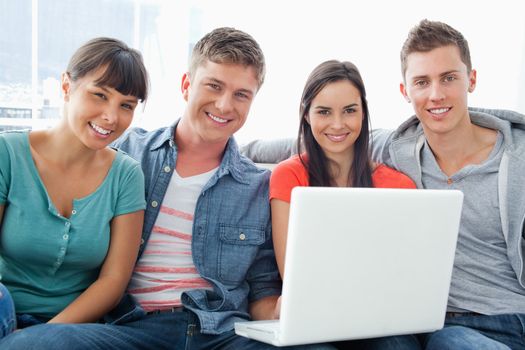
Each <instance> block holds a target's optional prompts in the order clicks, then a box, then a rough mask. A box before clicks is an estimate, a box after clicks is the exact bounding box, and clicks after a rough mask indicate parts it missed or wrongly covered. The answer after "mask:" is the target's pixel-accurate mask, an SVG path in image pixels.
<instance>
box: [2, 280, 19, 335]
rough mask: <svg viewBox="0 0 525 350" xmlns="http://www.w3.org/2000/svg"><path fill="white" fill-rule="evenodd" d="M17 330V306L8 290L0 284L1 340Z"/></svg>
mask: <svg viewBox="0 0 525 350" xmlns="http://www.w3.org/2000/svg"><path fill="white" fill-rule="evenodd" d="M15 328H16V315H15V305H14V304H13V299H12V298H11V294H9V291H8V290H7V288H6V287H5V286H4V285H3V284H2V283H0V339H1V338H3V337H5V336H6V335H8V334H10V333H12V332H13V331H14V330H15Z"/></svg>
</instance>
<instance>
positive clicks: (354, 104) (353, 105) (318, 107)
mask: <svg viewBox="0 0 525 350" xmlns="http://www.w3.org/2000/svg"><path fill="white" fill-rule="evenodd" d="M356 106H359V105H358V104H357V103H351V104H349V105H346V106H344V107H343V108H342V109H346V108H350V107H356ZM314 108H315V109H332V107H325V106H315V107H314Z"/></svg>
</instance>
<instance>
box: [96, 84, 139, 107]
mask: <svg viewBox="0 0 525 350" xmlns="http://www.w3.org/2000/svg"><path fill="white" fill-rule="evenodd" d="M96 87H98V88H99V89H101V90H104V91H105V92H106V93H108V94H110V95H112V94H113V93H112V92H111V90H110V89H108V88H107V87H106V86H105V85H96ZM113 89H114V88H113ZM114 90H115V91H117V92H119V93H120V91H118V90H116V89H114ZM121 94H122V93H121ZM122 95H123V94H122ZM124 102H128V103H136V104H138V103H139V98H138V97H135V98H128V99H125V100H124Z"/></svg>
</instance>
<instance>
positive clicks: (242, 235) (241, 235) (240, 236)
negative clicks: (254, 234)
mask: <svg viewBox="0 0 525 350" xmlns="http://www.w3.org/2000/svg"><path fill="white" fill-rule="evenodd" d="M239 239H240V240H241V241H244V240H245V239H246V235H245V234H244V233H242V232H241V234H240V235H239Z"/></svg>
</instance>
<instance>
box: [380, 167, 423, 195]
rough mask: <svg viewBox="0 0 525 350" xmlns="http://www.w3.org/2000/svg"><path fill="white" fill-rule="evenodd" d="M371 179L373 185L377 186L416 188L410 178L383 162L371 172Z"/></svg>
mask: <svg viewBox="0 0 525 350" xmlns="http://www.w3.org/2000/svg"><path fill="white" fill-rule="evenodd" d="M372 181H373V183H374V187H377V188H412V189H414V188H416V184H415V183H414V181H412V179H411V178H409V177H408V176H406V175H405V174H403V173H402V172H399V171H397V170H394V169H392V168H389V167H387V166H386V165H384V164H379V165H378V166H377V168H376V170H375V171H374V173H373V174H372Z"/></svg>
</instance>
